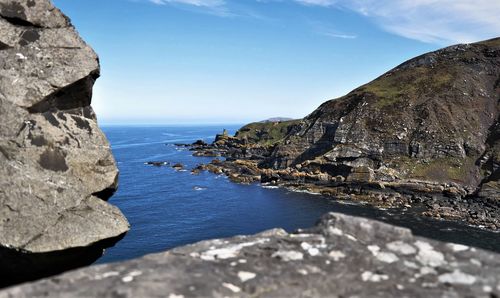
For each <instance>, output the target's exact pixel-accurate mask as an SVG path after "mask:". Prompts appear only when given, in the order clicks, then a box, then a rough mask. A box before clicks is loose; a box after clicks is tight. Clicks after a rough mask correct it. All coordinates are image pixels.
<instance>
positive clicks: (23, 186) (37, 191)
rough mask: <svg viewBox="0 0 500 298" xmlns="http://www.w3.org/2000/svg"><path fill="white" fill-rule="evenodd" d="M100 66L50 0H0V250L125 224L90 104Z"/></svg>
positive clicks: (118, 230)
mask: <svg viewBox="0 0 500 298" xmlns="http://www.w3.org/2000/svg"><path fill="white" fill-rule="evenodd" d="M98 76H99V61H98V58H97V55H96V54H95V53H94V51H93V50H92V49H91V48H90V47H89V46H88V45H87V44H86V43H85V42H84V41H83V40H82V39H81V38H80V37H79V36H78V34H77V32H76V31H75V29H74V28H73V26H72V25H71V24H70V22H69V20H68V19H67V18H66V17H65V16H64V15H63V14H62V13H61V12H60V11H59V10H58V9H57V8H55V7H54V6H53V5H52V4H51V2H50V1H49V0H36V1H34V0H16V1H12V0H1V1H0V115H1V120H0V177H1V180H0V248H1V249H0V256H4V255H9V256H11V257H12V255H13V254H14V255H16V253H17V255H18V256H19V257H22V256H28V255H29V257H33V256H34V255H33V254H40V255H43V254H48V253H52V252H58V251H63V250H68V249H76V248H82V247H89V246H91V245H93V244H95V243H97V242H100V241H102V240H105V239H110V238H116V237H119V236H120V235H122V234H123V233H125V232H126V231H127V230H128V222H127V220H126V219H125V217H124V216H123V215H122V214H121V212H120V211H119V210H118V209H117V208H116V207H114V206H112V205H110V204H108V203H106V202H105V200H107V199H108V198H109V197H110V196H111V195H112V193H113V192H114V190H115V189H116V187H117V181H118V180H117V178H118V170H117V168H116V165H115V161H114V158H113V156H112V154H111V151H110V148H109V144H108V141H107V140H106V138H105V136H104V134H103V133H102V132H101V130H100V129H99V127H98V126H97V122H96V117H95V114H94V112H93V110H92V108H91V107H90V102H91V97H92V86H93V84H94V81H95V80H96V79H97V78H98ZM101 251H102V249H101ZM35 259H36V258H35ZM12 262H15V260H13V259H12V258H9V259H6V258H5V257H3V258H0V268H2V269H1V270H0V271H1V272H0V276H4V275H5V276H12V273H13V272H9V271H8V270H6V268H10V267H9V264H11V263H12ZM28 264H29V262H28ZM28 264H25V265H28ZM47 265H53V267H56V266H55V264H51V263H50V262H49V263H47ZM17 267H19V266H17ZM11 269H16V270H17V269H21V268H11ZM25 269H26V268H25ZM31 269H32V270H34V268H31Z"/></svg>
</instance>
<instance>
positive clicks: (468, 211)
mask: <svg viewBox="0 0 500 298" xmlns="http://www.w3.org/2000/svg"><path fill="white" fill-rule="evenodd" d="M499 78H500V38H496V39H492V40H487V41H483V42H479V43H475V44H467V45H456V46H452V47H448V48H445V49H442V50H439V51H436V52H432V53H428V54H425V55H422V56H419V57H416V58H414V59H411V60H409V61H407V62H405V63H403V64H401V65H400V66H398V67H396V68H394V69H393V70H391V71H389V72H387V73H386V74H384V75H382V76H381V77H379V78H377V79H376V80H374V81H372V82H370V83H368V84H366V85H364V86H361V87H359V88H357V89H355V90H354V91H352V92H350V93H349V94H347V95H346V96H344V97H341V98H338V99H334V100H330V101H327V102H325V103H324V104H323V105H321V106H320V107H319V108H318V109H316V110H315V111H314V112H313V113H311V114H310V115H309V116H307V117H306V118H304V119H303V120H302V121H284V122H279V123H252V124H249V125H246V126H245V127H243V128H241V129H240V130H239V131H238V132H237V134H236V135H235V136H234V137H231V136H227V135H220V136H219V137H218V138H217V139H216V141H215V142H214V144H212V145H211V146H202V147H201V148H194V149H195V150H196V151H197V154H195V155H203V152H211V154H212V155H213V154H214V149H218V150H220V153H221V154H222V155H223V156H225V157H227V161H226V162H224V163H222V164H219V168H220V169H221V172H224V173H230V175H233V176H234V175H239V177H240V178H238V179H240V180H243V181H245V182H248V181H251V180H255V179H254V178H253V177H254V176H255V175H254V174H253V173H251V174H250V175H246V174H245V173H244V172H246V171H247V169H248V168H249V166H248V163H243V162H242V160H243V161H245V162H248V161H251V162H253V163H255V165H256V166H257V167H258V169H260V176H261V178H260V179H257V180H260V181H261V182H264V183H272V184H275V185H282V186H287V187H293V188H305V189H309V190H312V191H315V192H321V193H324V194H330V195H332V196H335V197H340V198H342V197H349V198H350V199H355V200H361V201H366V202H370V203H372V204H374V205H378V206H384V207H401V206H406V205H416V204H420V205H423V206H424V207H426V209H427V211H426V212H425V213H424V214H425V215H428V216H434V217H443V218H448V219H453V220H457V219H458V220H465V221H467V222H469V223H471V224H474V225H481V226H486V227H488V228H491V229H499V228H500V187H499V178H500V175H499V169H500V155H499V152H500V141H499V139H500V138H499V137H500V133H499V132H500V125H499V124H498V116H499V106H498V103H499V100H500V80H499ZM215 153H217V152H215ZM235 161H236V162H235ZM239 164H243V165H244V166H243V167H241V169H242V172H241V173H239V172H238V171H237V170H236V171H235V168H238V165H239ZM245 175H246V177H245ZM242 178H243V179H242ZM233 180H237V179H233Z"/></svg>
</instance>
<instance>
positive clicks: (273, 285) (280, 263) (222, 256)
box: [0, 213, 500, 298]
mask: <svg viewBox="0 0 500 298" xmlns="http://www.w3.org/2000/svg"><path fill="white" fill-rule="evenodd" d="M499 294H500V256H499V255H498V254H495V253H491V252H487V251H483V250H479V249H475V248H471V247H468V246H463V245H457V244H451V243H448V244H446V243H442V242H438V241H433V240H429V239H425V238H421V237H415V236H413V235H412V233H411V232H410V230H407V229H404V228H399V227H395V226H392V225H388V224H384V223H380V222H377V221H373V220H369V219H364V218H357V217H351V216H346V215H341V214H335V213H330V214H327V215H325V216H324V217H323V218H322V220H321V221H320V222H319V223H318V225H317V226H316V227H315V228H312V229H308V230H303V231H299V232H297V233H292V234H288V233H286V232H285V231H283V230H281V229H274V230H270V231H266V232H263V233H260V234H257V235H254V236H239V237H234V238H231V239H218V240H210V241H203V242H200V243H196V244H193V245H189V246H184V247H180V248H176V249H173V250H171V251H167V252H165V253H159V254H153V255H148V256H145V257H143V258H140V259H136V260H131V261H127V262H122V263H115V264H105V265H99V266H93V267H89V268H85V269H80V270H77V271H73V272H69V273H66V274H63V275H60V276H56V277H52V278H49V279H46V280H42V281H39V282H36V283H31V284H26V285H22V286H19V287H15V288H10V289H7V290H6V291H3V292H0V298H4V297H5V298H7V297H49V296H50V297H171V298H173V297H497V296H498V295H499Z"/></svg>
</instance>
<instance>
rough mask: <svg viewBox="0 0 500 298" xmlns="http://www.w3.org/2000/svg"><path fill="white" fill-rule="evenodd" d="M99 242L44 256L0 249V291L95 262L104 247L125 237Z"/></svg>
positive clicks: (42, 254) (48, 253)
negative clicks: (0, 289)
mask: <svg viewBox="0 0 500 298" xmlns="http://www.w3.org/2000/svg"><path fill="white" fill-rule="evenodd" d="M125 235H126V233H124V234H121V235H120V236H117V237H114V238H109V239H105V240H102V241H99V242H97V243H95V244H93V245H91V246H88V247H76V248H70V249H66V250H62V251H54V252H47V253H28V252H23V251H18V250H14V249H10V248H6V247H0V288H5V287H9V286H12V285H16V284H19V283H23V282H29V281H34V280H37V279H41V278H45V277H49V276H53V275H57V274H60V273H63V272H65V271H68V270H72V269H76V268H80V267H84V266H88V265H90V264H92V263H94V262H95V261H96V260H97V259H99V258H100V257H101V256H102V255H103V253H104V250H105V249H106V248H109V247H112V246H114V245H115V244H116V243H117V242H118V241H120V240H121V239H123V237H125Z"/></svg>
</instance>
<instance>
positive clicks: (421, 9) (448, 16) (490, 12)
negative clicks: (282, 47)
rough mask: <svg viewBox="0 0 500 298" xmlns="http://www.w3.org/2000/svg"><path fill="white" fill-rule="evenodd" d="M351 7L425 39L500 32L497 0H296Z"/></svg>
mask: <svg viewBox="0 0 500 298" xmlns="http://www.w3.org/2000/svg"><path fill="white" fill-rule="evenodd" d="M293 1H295V2H298V3H300V4H303V5H308V6H311V5H316V6H322V7H336V8H342V9H349V10H352V11H355V12H357V13H359V14H362V15H364V16H367V17H369V18H371V19H372V20H373V21H374V22H375V23H376V24H377V25H378V26H380V27H381V28H383V29H384V30H386V31H388V32H391V33H394V34H397V35H400V36H403V37H406V38H410V39H415V40H419V41H423V42H431V43H440V44H447V43H456V42H472V41H477V40H481V39H486V38H491V37H496V36H499V35H500V17H499V16H500V1H498V0H293Z"/></svg>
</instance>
